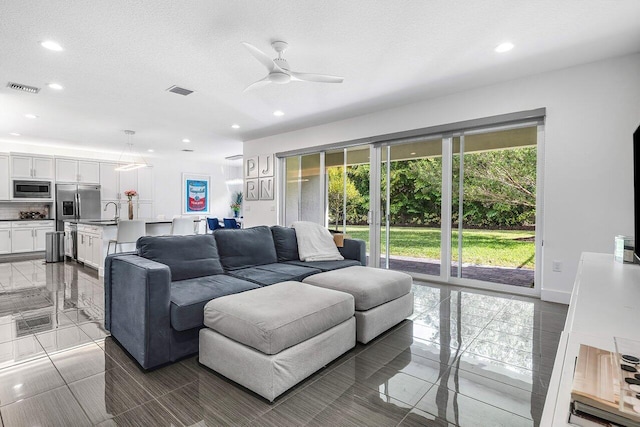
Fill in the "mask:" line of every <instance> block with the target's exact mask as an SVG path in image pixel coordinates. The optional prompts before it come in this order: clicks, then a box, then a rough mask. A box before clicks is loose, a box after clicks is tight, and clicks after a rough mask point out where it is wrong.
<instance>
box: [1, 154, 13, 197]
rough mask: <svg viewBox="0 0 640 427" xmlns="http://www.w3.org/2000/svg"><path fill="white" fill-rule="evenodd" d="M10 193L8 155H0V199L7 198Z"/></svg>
mask: <svg viewBox="0 0 640 427" xmlns="http://www.w3.org/2000/svg"><path fill="white" fill-rule="evenodd" d="M10 194H11V177H10V176H9V156H2V155H0V200H9V198H10Z"/></svg>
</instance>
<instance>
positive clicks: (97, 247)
mask: <svg viewBox="0 0 640 427" xmlns="http://www.w3.org/2000/svg"><path fill="white" fill-rule="evenodd" d="M139 219H140V220H143V221H144V222H145V231H146V235H147V236H162V235H168V234H171V223H172V220H170V219H156V218H139ZM193 222H194V228H195V227H196V226H197V224H198V223H199V222H200V219H199V218H197V217H196V218H194V220H193ZM74 228H76V232H75V233H74V230H73V229H74ZM117 233H118V223H117V222H116V221H114V220H104V219H80V220H65V242H64V246H65V256H67V257H70V258H74V252H75V255H76V259H77V261H78V262H81V263H83V264H84V265H86V266H88V267H92V268H95V269H97V270H98V275H99V276H100V277H102V276H104V259H105V258H106V257H107V249H108V248H109V241H110V240H116V237H117ZM74 248H76V250H74ZM135 248H136V244H135V243H126V244H122V245H118V252H127V251H133V250H135ZM114 251H115V247H114V244H113V243H112V244H111V253H113V252H114Z"/></svg>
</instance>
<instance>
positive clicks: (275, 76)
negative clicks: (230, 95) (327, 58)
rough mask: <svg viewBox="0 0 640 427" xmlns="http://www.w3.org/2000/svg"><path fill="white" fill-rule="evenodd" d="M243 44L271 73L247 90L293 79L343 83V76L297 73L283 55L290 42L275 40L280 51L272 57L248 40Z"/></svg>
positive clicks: (276, 47)
mask: <svg viewBox="0 0 640 427" xmlns="http://www.w3.org/2000/svg"><path fill="white" fill-rule="evenodd" d="M242 44H243V45H244V46H245V47H246V48H247V50H248V51H249V53H251V55H252V56H253V57H254V58H256V59H257V60H258V61H260V63H261V64H262V65H264V66H265V67H266V68H267V71H268V72H269V74H267V75H266V76H265V77H264V78H262V79H260V80H258V81H257V82H254V83H252V84H250V85H249V86H247V87H246V88H245V90H244V91H245V92H246V91H248V90H250V89H255V88H257V87H260V86H265V85H268V84H269V83H275V84H286V83H289V82H291V81H296V82H314V83H342V81H343V80H344V78H343V77H338V76H330V75H327V74H313V73H297V72H295V71H291V68H290V67H289V63H288V62H287V60H286V59H284V58H283V57H282V54H283V53H284V52H285V51H286V50H287V48H288V47H289V44H288V43H287V42H283V41H275V42H273V43H271V47H273V50H275V51H276V52H277V53H278V57H277V58H274V59H271V58H269V57H268V56H267V55H266V54H265V53H264V52H262V51H261V50H260V49H258V48H257V47H255V46H254V45H252V44H250V43H246V42H242Z"/></svg>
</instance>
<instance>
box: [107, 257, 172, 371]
mask: <svg viewBox="0 0 640 427" xmlns="http://www.w3.org/2000/svg"><path fill="white" fill-rule="evenodd" d="M111 262H112V264H111V303H110V308H111V335H112V336H113V337H114V338H115V339H117V340H118V341H119V342H120V344H122V346H123V347H124V348H126V349H127V351H128V352H129V354H131V356H133V357H134V358H135V359H136V360H137V361H138V363H140V366H142V367H143V368H145V369H150V368H154V367H157V366H159V365H161V364H163V363H167V362H169V361H170V359H171V271H170V270H169V267H168V266H166V265H164V264H161V263H159V262H155V261H151V260H149V259H146V258H142V257H139V256H137V255H123V256H118V257H114V258H113V259H112V261H111Z"/></svg>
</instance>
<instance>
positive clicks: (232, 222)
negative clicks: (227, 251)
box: [223, 218, 240, 229]
mask: <svg viewBox="0 0 640 427" xmlns="http://www.w3.org/2000/svg"><path fill="white" fill-rule="evenodd" d="M223 221H224V228H230V229H234V228H240V224H238V221H236V219H235V218H224V219H223Z"/></svg>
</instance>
